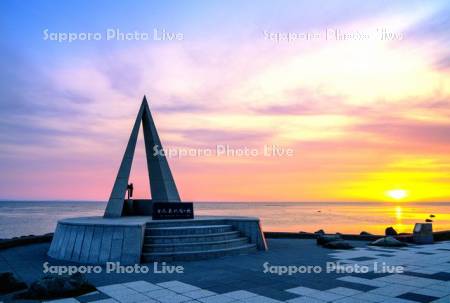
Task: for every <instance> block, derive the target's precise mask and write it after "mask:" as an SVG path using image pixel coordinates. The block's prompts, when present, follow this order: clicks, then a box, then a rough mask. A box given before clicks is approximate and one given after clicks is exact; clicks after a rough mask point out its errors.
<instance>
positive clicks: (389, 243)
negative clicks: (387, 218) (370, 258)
mask: <svg viewBox="0 0 450 303" xmlns="http://www.w3.org/2000/svg"><path fill="white" fill-rule="evenodd" d="M369 245H374V246H384V247H403V246H407V244H406V243H403V242H400V241H399V240H397V239H395V238H394V237H384V238H381V239H378V240H375V241H373V242H372V243H370V244H369Z"/></svg>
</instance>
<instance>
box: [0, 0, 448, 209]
mask: <svg viewBox="0 0 450 303" xmlns="http://www.w3.org/2000/svg"><path fill="white" fill-rule="evenodd" d="M446 2H447V3H446ZM0 15H1V18H0V34H1V37H2V39H1V42H0V79H1V81H0V171H1V174H0V198H1V199H55V200H56V199H67V200H69V199H76V200H106V199H108V197H109V194H110V190H111V187H112V185H113V181H114V178H115V175H116V172H117V169H118V166H119V164H120V161H121V157H122V154H123V152H124V149H125V145H126V142H127V140H128V136H129V133H130V131H131V127H132V124H133V121H134V119H135V115H136V113H137V110H138V108H139V105H140V102H141V100H142V97H143V95H144V94H145V95H147V98H148V100H149V104H150V108H151V110H152V113H153V116H154V119H155V122H156V125H157V127H158V130H159V133H160V137H161V139H162V141H163V144H164V147H166V148H168V147H170V148H182V149H196V150H197V149H208V148H209V149H215V147H216V145H229V146H230V148H245V147H247V148H252V149H257V150H258V151H260V154H259V155H258V156H256V157H252V156H242V157H231V156H230V157H227V156H219V157H217V156H214V155H213V156H200V157H182V158H170V159H169V163H170V165H171V168H172V172H173V174H174V177H175V180H176V183H177V185H178V188H179V191H180V194H181V197H182V199H183V200H186V201H394V200H402V201H450V99H449V97H450V53H449V50H450V17H449V16H450V4H448V1H427V2H424V1H417V2H415V1H395V2H392V1H364V2H361V1H341V2H338V1H311V2H307V1H260V0H258V1H256V0H255V1H189V2H187V1H160V2H156V1H154V2H151V3H150V2H149V1H133V3H129V2H126V1H121V2H120V3H119V1H117V2H116V3H113V1H110V2H107V1H95V4H94V2H92V3H91V1H64V2H57V1H51V2H50V1H32V2H31V1H9V0H6V1H1V2H0ZM46 29H47V30H48V32H53V33H67V32H75V33H86V32H90V33H101V34H102V37H101V39H99V40H90V41H79V40H78V41H73V42H70V43H69V42H67V41H65V42H64V41H63V42H58V41H54V40H48V39H47V40H45V37H44V36H45V35H44V31H45V30H46ZM107 29H118V30H120V31H121V32H133V31H139V32H146V33H150V34H151V35H150V36H151V39H149V40H146V41H136V40H134V41H117V40H115V39H112V40H107V39H106V31H107ZM154 29H156V30H157V31H158V33H159V34H161V33H162V30H163V29H164V30H165V31H166V32H169V33H179V34H181V35H182V39H180V40H175V41H167V40H166V41H158V40H154V39H153V38H154V37H153V33H154V32H153V31H154ZM336 30H339V31H340V32H342V33H358V34H364V35H366V34H367V35H369V38H367V39H355V38H350V39H346V40H336V39H335V38H333V36H332V33H333V32H334V31H336ZM383 31H384V32H389V33H391V34H392V35H391V36H390V37H389V38H387V37H386V36H383V37H381V36H380V33H381V32H383ZM275 33H283V34H288V33H303V34H304V33H310V34H311V33H315V34H318V35H319V37H316V38H314V39H309V40H308V39H297V40H295V41H286V40H285V39H284V40H280V41H277V40H276V39H274V38H273V37H274V34H275ZM269 34H272V36H270V35H269ZM325 34H327V36H326V35H325ZM159 37H160V36H159ZM270 37H272V38H270ZM141 139H142V138H141ZM265 145H277V146H279V147H281V148H285V149H288V148H289V149H292V150H293V151H294V155H293V156H291V157H289V156H285V155H283V156H273V157H267V156H264V155H261V153H262V150H263V148H264V146H265ZM130 181H132V182H133V183H134V185H135V191H136V196H137V197H144V196H145V195H149V189H148V178H147V176H146V164H145V160H144V146H143V144H142V142H140V143H138V146H137V150H136V156H135V162H134V164H133V168H132V178H131V180H130Z"/></svg>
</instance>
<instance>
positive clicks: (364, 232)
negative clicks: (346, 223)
mask: <svg viewBox="0 0 450 303" xmlns="http://www.w3.org/2000/svg"><path fill="white" fill-rule="evenodd" d="M359 235H360V236H372V234H371V233H368V232H367V231H362V232H360V233H359Z"/></svg>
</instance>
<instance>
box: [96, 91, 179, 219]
mask: <svg viewBox="0 0 450 303" xmlns="http://www.w3.org/2000/svg"><path fill="white" fill-rule="evenodd" d="M141 122H142V128H143V130H144V142H145V154H146V157H147V169H148V175H149V180H150V192H151V195H152V202H180V201H181V200H180V195H179V194H178V190H177V186H176V185H175V181H174V179H173V176H172V173H171V171H170V167H169V163H168V162H167V159H166V157H165V156H164V154H162V153H157V152H155V149H156V150H158V151H160V150H163V147H162V144H161V140H160V139H159V136H158V132H157V131H156V126H155V122H154V121H153V118H152V114H151V112H150V108H149V107H148V103H147V98H146V97H145V96H144V99H143V100H142V104H141V107H140V109H139V112H138V114H137V117H136V121H135V122H134V126H133V129H132V131H131V135H130V139H129V140H128V144H127V148H126V149H125V153H124V155H123V158H122V163H121V164H120V168H119V171H118V173H117V177H116V181H115V182H114V186H113V189H112V191H111V195H110V197H109V201H108V205H107V206H106V210H105V214H104V217H105V218H114V217H121V216H122V215H124V203H125V200H124V198H125V194H126V191H127V186H128V179H129V177H130V171H131V164H132V163H133V157H134V150H135V148H136V141H137V138H138V134H139V127H140V125H141ZM136 202H138V203H139V202H140V203H139V204H140V205H139V206H138V205H130V206H129V208H133V209H135V210H136V211H141V213H137V214H141V215H151V211H150V210H151V202H150V201H146V200H138V201H136ZM144 203H147V204H148V207H147V208H146V207H145V204H144ZM142 210H143V211H142ZM146 210H147V213H146Z"/></svg>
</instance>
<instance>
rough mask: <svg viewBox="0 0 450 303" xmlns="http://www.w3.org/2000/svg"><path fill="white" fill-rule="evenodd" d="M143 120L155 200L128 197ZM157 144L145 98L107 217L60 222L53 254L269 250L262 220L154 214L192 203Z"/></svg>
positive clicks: (85, 257)
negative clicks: (181, 191)
mask: <svg viewBox="0 0 450 303" xmlns="http://www.w3.org/2000/svg"><path fill="white" fill-rule="evenodd" d="M141 124H142V127H143V130H144V142H145V150H146V157H147V168H148V173H149V179H150V191H151V195H152V199H151V200H150V199H144V200H143V199H138V200H136V199H130V198H128V199H125V194H126V192H127V189H128V188H129V187H128V181H129V180H128V179H129V176H130V171H131V164H132V162H133V156H134V150H135V147H136V141H137V137H138V133H139V127H140V125H141ZM154 146H158V148H160V149H162V145H161V141H160V139H159V136H158V132H157V131H156V127H155V123H154V121H153V118H152V115H151V113H150V109H149V107H148V103H147V100H146V98H145V97H144V99H143V101H142V104H141V107H140V108H139V112H138V114H137V117H136V121H135V123H134V126H133V129H132V131H131V135H130V139H129V140H128V144H127V147H126V150H125V154H124V156H123V158H122V162H121V164H120V168H119V172H118V173H117V177H116V180H115V182H114V186H113V189H112V192H111V195H110V197H109V200H108V204H107V206H106V210H105V213H104V215H103V217H101V216H98V217H82V218H67V219H63V220H60V221H58V225H57V227H56V230H55V233H54V236H53V239H52V243H51V245H50V249H49V251H48V255H49V256H50V257H52V258H54V259H58V260H66V261H71V262H77V263H88V264H105V263H106V262H120V263H122V264H136V263H140V262H152V261H177V260H198V259H207V258H214V257H218V256H224V255H230V254H243V253H249V252H253V251H256V250H266V249H267V244H266V241H265V238H264V234H263V232H262V229H261V226H260V222H259V219H258V218H253V217H213V216H196V217H192V216H191V217H190V219H174V216H173V213H170V212H169V213H164V214H162V213H161V214H160V213H159V212H155V213H154V214H153V213H152V205H155V206H158V205H166V206H164V207H168V208H169V209H171V210H173V209H183V208H185V206H186V204H188V203H186V202H181V200H180V196H179V194H178V190H177V187H176V185H175V181H174V179H173V176H172V173H171V171H170V168H169V164H168V162H167V159H166V157H165V156H163V155H162V154H160V153H154V152H153V150H154ZM172 202H175V203H172ZM177 202H178V203H177ZM190 204H191V203H190ZM167 205H170V206H167ZM190 207H191V208H192V204H191V206H190ZM155 209H156V210H159V209H158V208H157V207H156V208H155ZM163 209H164V208H163ZM192 215H193V213H192ZM169 218H170V220H169ZM175 218H176V216H175Z"/></svg>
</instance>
